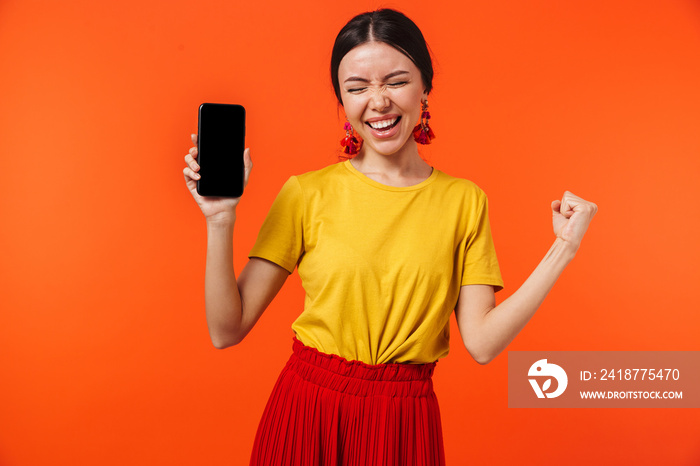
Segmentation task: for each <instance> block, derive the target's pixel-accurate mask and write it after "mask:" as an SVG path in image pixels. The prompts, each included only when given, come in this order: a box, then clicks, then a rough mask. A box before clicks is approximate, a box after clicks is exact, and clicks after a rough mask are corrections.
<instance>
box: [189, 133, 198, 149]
mask: <svg viewBox="0 0 700 466" xmlns="http://www.w3.org/2000/svg"><path fill="white" fill-rule="evenodd" d="M190 138H191V139H192V144H194V145H195V146H196V145H197V135H196V134H194V133H192V134H190Z"/></svg>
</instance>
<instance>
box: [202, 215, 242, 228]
mask: <svg viewBox="0 0 700 466" xmlns="http://www.w3.org/2000/svg"><path fill="white" fill-rule="evenodd" d="M235 223H236V211H233V212H231V213H226V214H216V215H212V216H211V217H207V229H210V228H213V229H221V228H224V229H226V228H231V227H233V225H234V224H235Z"/></svg>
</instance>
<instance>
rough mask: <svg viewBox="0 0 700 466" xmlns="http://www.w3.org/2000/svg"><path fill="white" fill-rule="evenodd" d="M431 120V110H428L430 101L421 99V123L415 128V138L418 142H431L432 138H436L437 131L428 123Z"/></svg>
mask: <svg viewBox="0 0 700 466" xmlns="http://www.w3.org/2000/svg"><path fill="white" fill-rule="evenodd" d="M428 120H430V112H428V101H427V100H424V101H421V114H420V123H418V124H417V125H416V127H415V128H413V139H415V140H416V142H417V143H418V144H430V141H431V140H432V139H435V133H433V130H432V128H430V126H429V124H428Z"/></svg>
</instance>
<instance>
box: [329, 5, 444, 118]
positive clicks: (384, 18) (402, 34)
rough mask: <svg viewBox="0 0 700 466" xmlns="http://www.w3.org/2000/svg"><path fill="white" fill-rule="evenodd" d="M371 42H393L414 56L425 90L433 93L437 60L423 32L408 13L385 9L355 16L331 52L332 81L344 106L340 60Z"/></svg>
mask: <svg viewBox="0 0 700 466" xmlns="http://www.w3.org/2000/svg"><path fill="white" fill-rule="evenodd" d="M371 41H376V42H384V43H385V44H388V45H391V46H392V47H394V48H395V49H396V50H398V51H399V52H401V53H403V54H404V55H406V56H407V57H408V58H410V59H411V61H412V62H413V63H414V64H415V65H416V67H417V68H418V69H419V70H420V73H421V77H422V79H423V85H424V86H425V92H426V93H430V91H431V90H432V88H433V62H432V60H431V59H430V52H429V51H428V44H427V43H426V42H425V39H424V38H423V34H422V33H421V32H420V29H418V26H416V24H415V23H414V22H413V21H411V20H410V19H409V18H408V17H407V16H406V15H404V14H403V13H400V12H398V11H396V10H391V9H388V8H385V9H381V10H376V11H368V12H366V13H362V14H359V15H357V16H355V17H354V18H353V19H351V20H350V21H349V22H348V23H347V24H346V25H345V26H343V29H341V30H340V32H339V33H338V37H336V38H335V44H334V45H333V53H332V54H331V81H332V82H333V90H334V91H335V96H336V97H337V98H338V102H339V103H340V105H343V100H342V99H341V98H340V83H339V82H338V68H339V67H340V61H341V60H342V59H343V57H344V56H345V55H346V54H347V53H348V52H349V51H350V50H352V49H354V48H355V47H357V46H358V45H362V44H364V43H365V42H371Z"/></svg>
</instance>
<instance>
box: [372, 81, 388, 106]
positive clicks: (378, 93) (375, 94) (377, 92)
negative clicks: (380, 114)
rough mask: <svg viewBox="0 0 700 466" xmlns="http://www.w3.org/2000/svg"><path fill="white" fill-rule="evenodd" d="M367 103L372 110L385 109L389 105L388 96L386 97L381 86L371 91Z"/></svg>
mask: <svg viewBox="0 0 700 466" xmlns="http://www.w3.org/2000/svg"><path fill="white" fill-rule="evenodd" d="M369 104H370V107H371V108H372V110H376V111H382V110H385V109H386V108H388V107H389V106H390V105H391V101H390V100H389V97H387V96H386V94H384V87H383V86H382V87H380V88H378V89H374V90H373V91H372V97H371V98H370V102H369Z"/></svg>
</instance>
